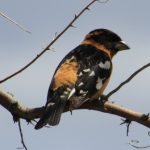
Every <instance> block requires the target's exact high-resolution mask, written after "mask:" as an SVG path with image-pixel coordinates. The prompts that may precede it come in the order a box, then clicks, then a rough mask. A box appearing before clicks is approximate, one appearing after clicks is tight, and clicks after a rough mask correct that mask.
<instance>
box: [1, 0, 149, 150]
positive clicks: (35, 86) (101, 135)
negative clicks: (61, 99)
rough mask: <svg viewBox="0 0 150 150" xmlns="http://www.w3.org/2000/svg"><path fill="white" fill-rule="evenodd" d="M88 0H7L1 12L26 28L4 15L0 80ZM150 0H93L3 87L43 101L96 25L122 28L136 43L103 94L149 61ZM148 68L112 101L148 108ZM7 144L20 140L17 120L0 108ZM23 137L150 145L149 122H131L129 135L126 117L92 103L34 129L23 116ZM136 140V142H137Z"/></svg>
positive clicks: (31, 101)
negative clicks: (71, 54)
mask: <svg viewBox="0 0 150 150" xmlns="http://www.w3.org/2000/svg"><path fill="white" fill-rule="evenodd" d="M89 2H90V0H82V1H80V0H69V1H65V0H61V1H60V0H44V1H42V0H38V1H37V0H32V1H31V0H30V1H29V0H26V1H24V0H21V1H17V0H11V1H10V0H1V1H0V12H3V13H5V14H6V15H8V16H9V17H11V18H12V19H14V20H15V21H17V22H18V23H19V24H21V25H23V26H24V27H25V28H27V29H28V30H29V31H30V32H31V34H28V33H26V32H24V31H22V30H20V29H19V28H18V27H16V26H15V25H14V24H12V23H10V22H9V21H8V20H6V19H5V18H3V17H1V16H0V41H1V44H0V52H1V55H0V68H1V70H0V79H3V78H5V77H6V76H8V75H10V74H12V73H14V72H15V71H17V70H18V69H20V68H21V67H23V66H24V65H26V64H27V63H28V62H29V61H30V60H32V59H33V58H34V57H35V56H36V55H37V54H39V53H40V52H41V51H42V50H43V48H45V47H46V46H47V45H48V44H49V43H50V41H51V40H52V39H53V38H54V37H55V33H60V32H61V31H62V30H63V29H64V28H65V27H66V25H67V24H68V23H69V22H70V21H71V20H72V19H73V18H74V16H75V14H77V13H78V12H79V11H80V10H81V9H82V8H83V7H84V6H85V5H87V4H88V3H89ZM149 6H150V1H149V0H144V1H141V0H132V1H131V0H126V1H123V0H109V1H108V2H107V3H106V4H101V3H97V2H96V3H94V4H93V5H92V6H91V7H90V11H86V12H85V13H84V14H83V15H82V16H81V17H80V18H79V19H78V20H77V21H76V22H75V23H74V26H75V28H70V29H69V30H68V31H67V32H66V33H65V34H64V35H63V36H62V37H61V38H60V39H59V40H58V41H57V42H56V43H55V44H54V45H53V46H52V47H51V49H52V51H47V52H46V53H45V54H44V55H43V56H42V57H40V58H39V59H38V60H37V61H36V62H35V63H34V64H33V65H32V66H30V67H29V68H28V69H26V70H25V71H24V72H22V73H20V74H19V75H17V76H15V77H13V78H12V79H10V80H8V81H6V82H4V83H2V84H1V85H0V88H3V89H5V90H6V91H9V92H10V93H12V94H13V95H14V96H15V97H16V98H17V99H18V100H19V103H20V104H22V105H24V106H28V107H31V108H32V107H39V106H43V105H44V104H45V102H46V97H47V90H48V87H49V84H50V81H51V78H52V76H53V73H54V71H55V68H56V67H57V65H58V63H59V62H60V60H61V59H62V58H63V57H64V56H65V55H66V54H67V53H68V52H69V51H70V50H72V49H73V48H75V47H76V46H77V45H79V44H80V43H81V42H82V40H83V39H84V37H85V35H86V34H87V33H88V32H90V31H91V30H94V29H97V28H106V29H110V30H112V31H114V32H116V33H117V34H118V35H120V36H121V38H122V39H123V40H124V41H125V42H126V43H127V44H128V45H129V46H130V50H128V51H123V52H120V53H119V54H118V55H117V56H115V57H114V59H113V66H114V67H113V75H112V78H111V82H110V84H109V86H108V88H107V89H106V90H105V94H107V93H108V92H110V91H111V90H113V89H114V88H115V87H116V86H117V85H118V84H119V83H121V82H122V81H124V80H125V79H126V78H128V77H129V76H130V75H131V74H132V73H133V72H134V71H135V70H137V69H138V68H139V67H141V66H143V65H144V64H146V63H148V62H150V45H149V43H150V38H149V36H150V28H149V27H150V19H149V16H150V15H149V14H150V10H149ZM149 76H150V69H149V68H147V69H146V70H144V71H143V72H141V73H140V74H139V75H137V76H136V77H135V78H134V79H133V80H132V81H131V82H130V83H128V84H127V85H125V86H124V87H123V88H122V89H120V90H119V91H118V92H117V93H116V94H114V95H112V97H110V100H112V101H114V102H116V103H118V104H121V105H123V106H124V107H127V108H131V109H133V110H136V111H139V112H143V113H149V112H150V111H149V106H150V102H149V97H150V96H149V86H150V81H149ZM0 122H1V123H0V133H1V134H0V141H1V142H0V143H1V149H6V150H10V149H11V150H15V149H16V148H17V147H21V146H22V145H21V143H20V135H19V129H18V125H17V123H15V124H14V122H13V120H12V116H11V114H10V113H9V112H8V111H7V110H5V109H4V108H3V107H0ZM21 123H22V128H23V133H24V140H25V143H26V145H27V147H28V149H29V150H35V149H36V150H41V149H44V150H49V149H53V150H59V149H62V150H93V149H106V150H109V149H118V150H119V149H122V150H126V149H128V150H133V149H134V148H133V147H131V146H130V145H129V144H128V143H129V142H130V141H131V140H139V142H140V143H139V146H145V145H150V137H149V136H148V132H149V129H148V128H146V127H144V126H142V125H140V124H137V123H135V122H132V124H131V127H130V132H129V136H128V137H127V136H126V126H125V125H124V126H123V125H122V126H120V123H121V118H120V117H118V116H113V115H110V114H104V113H102V112H96V111H92V110H76V111H73V115H72V116H71V114H70V113H69V112H67V113H64V114H63V115H62V119H61V122H60V124H59V125H58V126H56V127H52V128H43V129H41V130H38V131H37V130H35V129H34V126H33V125H31V124H29V125H28V124H27V122H26V121H24V120H21ZM134 144H135V143H134Z"/></svg>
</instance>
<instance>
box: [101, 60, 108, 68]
mask: <svg viewBox="0 0 150 150" xmlns="http://www.w3.org/2000/svg"><path fill="white" fill-rule="evenodd" d="M99 67H100V68H102V69H110V67H111V64H110V61H108V60H107V61H105V63H102V62H100V63H99Z"/></svg>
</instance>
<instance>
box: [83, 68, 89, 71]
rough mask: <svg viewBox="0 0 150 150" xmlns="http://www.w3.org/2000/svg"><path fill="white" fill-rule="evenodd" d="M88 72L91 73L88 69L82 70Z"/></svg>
mask: <svg viewBox="0 0 150 150" xmlns="http://www.w3.org/2000/svg"><path fill="white" fill-rule="evenodd" d="M90 71H91V70H90V68H88V69H84V70H83V72H90Z"/></svg>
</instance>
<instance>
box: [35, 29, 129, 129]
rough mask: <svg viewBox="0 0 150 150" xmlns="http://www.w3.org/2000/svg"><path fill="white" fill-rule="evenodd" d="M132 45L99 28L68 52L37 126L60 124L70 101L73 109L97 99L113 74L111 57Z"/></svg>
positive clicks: (54, 77)
mask: <svg viewBox="0 0 150 150" xmlns="http://www.w3.org/2000/svg"><path fill="white" fill-rule="evenodd" d="M126 49H129V46H128V45H126V44H125V42H124V41H122V39H121V38H120V37H119V36H118V35H117V34H116V33H114V32H112V31H110V30H107V29H96V30H94V31H91V32H90V33H89V34H87V35H86V36H85V39H84V40H83V42H82V43H81V44H80V45H79V46H77V47H76V48H75V49H73V50H72V51H71V52H69V53H68V54H67V55H66V56H65V57H64V59H63V60H62V61H61V62H60V64H59V65H58V67H57V69H56V71H55V73H54V76H53V78H52V82H51V84H50V87H49V90H48V96H47V103H46V106H45V112H44V113H43V115H42V117H41V118H40V120H39V121H38V123H37V124H36V126H35V129H39V128H42V127H43V126H45V125H46V124H47V123H48V124H49V125H50V126H55V125H57V124H59V122H60V118H61V114H62V112H63V110H64V107H65V105H66V103H67V101H68V102H69V104H70V110H72V109H74V108H78V107H80V106H81V105H82V104H83V103H85V102H86V101H88V100H92V99H98V98H99V97H100V96H101V95H102V94H103V91H104V90H105V88H106V86H107V84H108V82H109V80H110V76H111V72H112V61H111V60H112V57H113V56H114V55H115V54H116V53H117V52H119V51H122V50H126Z"/></svg>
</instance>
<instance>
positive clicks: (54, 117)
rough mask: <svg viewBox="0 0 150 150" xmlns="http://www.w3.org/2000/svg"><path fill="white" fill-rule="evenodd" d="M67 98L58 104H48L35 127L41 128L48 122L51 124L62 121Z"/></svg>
mask: <svg viewBox="0 0 150 150" xmlns="http://www.w3.org/2000/svg"><path fill="white" fill-rule="evenodd" d="M66 101H67V100H61V101H59V103H58V104H54V105H51V104H48V105H47V108H46V110H45V112H44V114H43V115H42V117H41V118H40V120H39V121H38V123H37V124H36V126H35V129H40V128H42V127H43V126H45V125H46V124H47V123H48V124H49V125H50V126H55V125H58V124H59V122H60V118H61V114H62V112H63V110H64V107H65V105H66Z"/></svg>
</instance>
